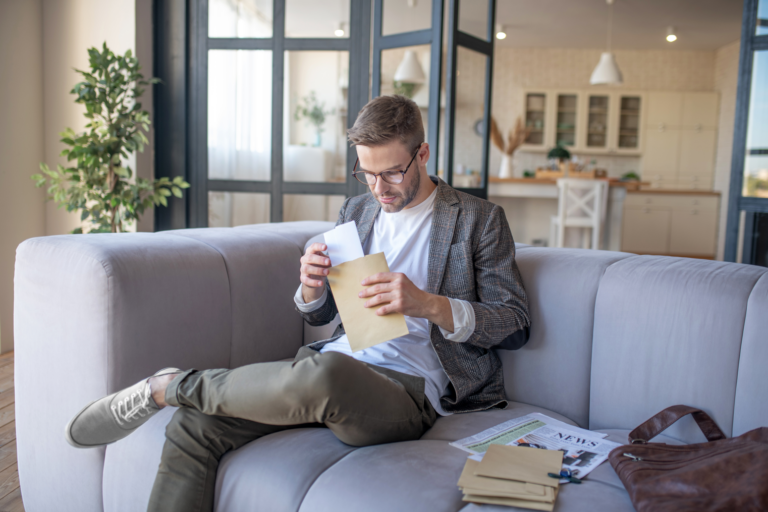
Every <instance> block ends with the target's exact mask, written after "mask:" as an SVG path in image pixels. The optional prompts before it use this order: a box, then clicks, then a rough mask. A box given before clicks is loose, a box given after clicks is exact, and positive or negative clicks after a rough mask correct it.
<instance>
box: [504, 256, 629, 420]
mask: <svg viewBox="0 0 768 512" xmlns="http://www.w3.org/2000/svg"><path fill="white" fill-rule="evenodd" d="M628 257H630V255H628V254H624V253H617V252H609V251H588V250H583V249H547V248H543V247H518V250H517V265H518V267H519V268H520V275H521V276H522V279H523V284H524V285H525V290H526V292H527V294H528V307H529V310H530V315H531V338H530V340H529V341H528V343H527V344H526V345H525V346H524V347H523V348H521V349H520V350H513V351H507V350H499V351H498V352H497V353H498V355H499V357H500V358H501V361H502V363H503V364H504V387H505V389H506V393H507V397H509V399H510V400H516V401H518V402H525V403H528V404H533V405H538V406H540V407H546V408H548V409H551V410H553V411H556V412H558V413H560V414H562V415H564V416H567V417H568V418H571V419H573V420H574V421H575V422H576V423H577V424H578V425H579V426H581V427H582V428H587V426H588V418H589V379H590V373H589V368H590V363H591V357H592V356H591V354H592V325H593V322H594V317H595V296H596V295H597V290H598V286H599V283H600V278H601V276H602V275H603V273H604V272H605V270H606V269H607V268H609V267H610V266H611V265H613V264H614V263H616V262H617V261H621V260H623V259H625V258H628Z"/></svg>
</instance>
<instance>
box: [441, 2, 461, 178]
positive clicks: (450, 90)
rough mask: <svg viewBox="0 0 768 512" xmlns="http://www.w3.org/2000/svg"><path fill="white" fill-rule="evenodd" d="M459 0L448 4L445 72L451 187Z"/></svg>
mask: <svg viewBox="0 0 768 512" xmlns="http://www.w3.org/2000/svg"><path fill="white" fill-rule="evenodd" d="M458 17H459V0H450V1H449V2H448V47H447V48H446V59H445V63H446V70H445V160H444V164H445V169H444V171H443V176H444V178H445V181H446V183H448V184H449V185H451V186H452V185H453V137H454V133H455V131H456V130H455V129H454V118H455V116H456V54H457V51H456V50H457V46H456V43H455V41H456V34H457V33H458V23H459V20H458Z"/></svg>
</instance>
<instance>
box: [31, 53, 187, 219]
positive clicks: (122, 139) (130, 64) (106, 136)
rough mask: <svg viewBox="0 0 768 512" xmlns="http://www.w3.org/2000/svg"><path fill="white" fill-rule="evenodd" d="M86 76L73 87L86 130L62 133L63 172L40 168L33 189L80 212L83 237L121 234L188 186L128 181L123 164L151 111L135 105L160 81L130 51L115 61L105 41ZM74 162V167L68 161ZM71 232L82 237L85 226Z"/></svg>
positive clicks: (179, 181)
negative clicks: (148, 74) (82, 108)
mask: <svg viewBox="0 0 768 512" xmlns="http://www.w3.org/2000/svg"><path fill="white" fill-rule="evenodd" d="M88 58H89V64H90V68H91V69H90V71H80V70H75V71H77V72H78V73H79V74H80V75H82V77H83V81H82V82H79V83H78V84H76V85H75V87H74V88H73V89H72V91H71V93H72V94H74V95H75V96H76V98H75V103H80V104H82V105H84V106H85V114H84V115H85V117H86V118H87V119H88V124H86V125H85V128H86V129H85V131H84V132H82V133H75V131H74V130H72V129H71V128H67V129H66V130H64V131H63V132H62V133H61V136H62V139H61V141H62V142H63V143H64V144H66V145H67V146H68V147H67V148H66V149H64V150H63V151H62V152H61V155H62V156H66V157H67V163H68V165H69V166H68V167H64V166H63V165H58V166H57V167H56V170H55V171H54V170H51V169H49V167H48V165H46V164H45V163H41V164H40V169H41V170H42V171H43V172H42V173H41V174H35V175H34V176H32V179H33V180H34V181H35V184H36V186H38V187H42V186H43V185H45V184H47V183H50V185H49V186H48V189H47V192H48V198H49V199H52V200H53V201H55V202H56V203H58V205H59V207H62V206H64V207H66V209H67V211H69V212H71V211H75V210H80V211H81V214H80V220H81V221H83V222H85V221H88V222H87V224H86V226H85V227H86V229H87V231H85V232H88V233H109V232H111V233H116V232H119V231H125V229H126V227H127V226H126V224H130V223H133V222H135V221H137V220H138V219H139V217H140V216H141V215H142V214H143V213H144V211H145V210H146V209H147V208H149V207H151V206H152V205H155V206H159V205H162V206H168V201H167V199H166V198H167V197H169V196H171V195H174V196H176V197H182V190H183V189H185V188H188V187H189V183H187V182H186V181H184V179H183V178H181V177H180V176H177V177H176V178H174V179H173V180H171V179H169V178H160V179H156V180H148V179H145V178H139V177H135V178H134V176H133V171H132V170H131V168H130V167H129V166H128V165H127V163H126V159H127V158H128V156H129V155H130V154H132V153H134V152H135V151H136V150H138V151H143V150H144V144H146V143H147V137H146V135H145V132H146V131H147V130H148V129H149V125H150V122H151V121H150V119H149V113H148V112H147V111H146V110H142V109H141V103H139V102H138V99H139V98H140V97H141V95H142V93H143V92H144V87H145V86H147V85H149V84H152V83H157V82H158V81H159V80H157V79H155V78H152V79H150V80H149V81H147V80H144V76H143V75H142V74H141V73H140V72H139V71H140V69H141V67H140V66H139V62H138V60H137V59H136V58H135V57H133V56H132V54H131V50H128V51H127V52H125V55H115V54H114V53H112V51H110V50H109V48H107V44H106V43H104V45H103V47H102V51H99V50H98V49H97V48H91V49H89V50H88ZM70 162H71V163H70ZM72 232H73V233H83V232H84V230H83V228H82V227H79V228H76V229H75V230H73V231H72Z"/></svg>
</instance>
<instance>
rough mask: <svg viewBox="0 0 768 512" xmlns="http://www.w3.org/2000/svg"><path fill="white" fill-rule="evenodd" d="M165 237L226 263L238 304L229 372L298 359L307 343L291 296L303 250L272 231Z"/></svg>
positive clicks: (189, 231) (187, 232)
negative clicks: (186, 241)
mask: <svg viewBox="0 0 768 512" xmlns="http://www.w3.org/2000/svg"><path fill="white" fill-rule="evenodd" d="M302 224H303V223H302ZM310 224H316V223H310ZM287 232H288V233H289V234H290V233H292V231H290V230H289V231H287ZM165 233H167V234H169V235H174V236H176V237H184V238H191V239H194V240H197V241H198V242H200V243H203V244H206V245H207V246H209V247H210V248H211V249H213V250H215V251H217V252H218V253H219V254H220V255H221V258H222V259H223V260H224V264H225V266H226V270H227V278H228V280H229V289H230V302H231V304H232V318H231V324H232V339H231V343H230V357H229V360H228V362H227V365H226V367H227V368H237V367H239V366H243V365H246V364H251V363H258V362H264V361H275V360H278V359H283V358H286V357H293V356H294V355H296V352H297V351H298V350H299V347H301V344H302V340H303V334H304V321H303V320H302V319H301V317H300V316H299V314H298V313H296V311H295V309H294V308H295V306H294V303H293V295H292V293H291V290H295V289H296V288H297V287H298V286H299V284H300V281H299V268H300V265H301V264H300V262H299V259H300V258H301V254H302V251H301V246H299V245H297V244H296V243H295V242H294V241H293V240H291V239H290V238H286V237H285V236H282V235H280V234H278V233H275V232H274V231H271V230H267V229H239V230H235V229H231V228H203V229H183V230H178V231H167V232H165ZM302 236H303V235H302ZM276 290H280V292H279V293H277V292H276Z"/></svg>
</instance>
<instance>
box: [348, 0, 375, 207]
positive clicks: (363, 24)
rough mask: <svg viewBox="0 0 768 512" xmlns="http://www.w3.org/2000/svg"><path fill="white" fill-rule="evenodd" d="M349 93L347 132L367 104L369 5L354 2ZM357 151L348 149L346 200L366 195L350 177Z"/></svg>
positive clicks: (368, 3) (351, 26) (362, 187)
mask: <svg viewBox="0 0 768 512" xmlns="http://www.w3.org/2000/svg"><path fill="white" fill-rule="evenodd" d="M349 37H350V40H349V42H350V48H349V89H348V93H347V129H349V128H352V126H353V125H354V123H355V119H356V118H357V113H358V112H360V109H361V108H363V106H364V105H365V104H366V103H368V93H369V83H368V69H369V65H370V47H371V46H370V41H371V2H370V1H362V2H361V1H353V2H352V11H351V13H350V34H349ZM356 158H357V150H356V149H355V148H354V147H350V146H347V173H346V178H347V182H346V187H347V194H346V195H347V197H354V196H356V195H359V194H362V193H364V192H365V191H366V188H365V187H364V185H363V184H362V183H359V182H358V181H357V180H356V179H354V178H353V177H352V167H353V166H354V164H355V159H356Z"/></svg>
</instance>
